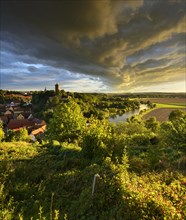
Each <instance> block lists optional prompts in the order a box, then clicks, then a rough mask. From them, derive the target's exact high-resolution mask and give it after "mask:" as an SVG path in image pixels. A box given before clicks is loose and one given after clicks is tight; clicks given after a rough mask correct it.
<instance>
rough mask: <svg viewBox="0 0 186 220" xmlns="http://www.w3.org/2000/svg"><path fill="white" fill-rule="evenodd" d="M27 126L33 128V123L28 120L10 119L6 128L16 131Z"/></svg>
mask: <svg viewBox="0 0 186 220" xmlns="http://www.w3.org/2000/svg"><path fill="white" fill-rule="evenodd" d="M28 126H34V123H33V122H31V121H29V120H28V119H20V120H17V119H11V120H10V122H9V123H8V126H7V127H8V129H18V128H23V127H28Z"/></svg>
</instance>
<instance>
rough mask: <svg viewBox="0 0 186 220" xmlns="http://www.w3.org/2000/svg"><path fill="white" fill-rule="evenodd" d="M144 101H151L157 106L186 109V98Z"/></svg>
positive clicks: (146, 99)
mask: <svg viewBox="0 0 186 220" xmlns="http://www.w3.org/2000/svg"><path fill="white" fill-rule="evenodd" d="M141 100H143V101H148V100H149V101H150V102H152V103H155V104H164V105H175V106H181V107H182V106H183V107H186V98H185V99H184V98H143V99H141Z"/></svg>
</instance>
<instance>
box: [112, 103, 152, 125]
mask: <svg viewBox="0 0 186 220" xmlns="http://www.w3.org/2000/svg"><path fill="white" fill-rule="evenodd" d="M144 109H148V107H147V105H144V104H140V108H139V109H136V110H134V111H128V112H126V113H124V114H123V115H116V116H115V117H110V118H109V122H115V123H118V122H126V121H127V118H130V117H131V116H133V115H138V114H139V113H140V111H141V110H144Z"/></svg>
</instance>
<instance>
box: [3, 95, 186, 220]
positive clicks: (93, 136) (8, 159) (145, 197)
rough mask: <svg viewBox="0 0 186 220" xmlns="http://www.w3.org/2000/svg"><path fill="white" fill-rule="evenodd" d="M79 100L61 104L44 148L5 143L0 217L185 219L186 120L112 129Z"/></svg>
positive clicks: (175, 117) (181, 116)
mask: <svg viewBox="0 0 186 220" xmlns="http://www.w3.org/2000/svg"><path fill="white" fill-rule="evenodd" d="M75 96H76V94H75ZM87 99H88V98H87ZM80 100H81V99H80V97H78V100H77V97H76V98H73V97H71V98H70V99H67V100H65V101H64V102H62V103H60V102H58V101H57V99H56V100H54V102H53V104H52V105H53V107H52V108H53V112H52V115H51V117H50V120H49V123H48V127H47V133H46V136H45V140H43V141H42V143H40V144H39V143H37V142H36V143H33V144H32V143H26V142H21V141H17V140H14V141H17V142H1V146H0V161H1V162H0V210H1V212H0V219H7V220H8V219H34V220H35V219H50V220H52V219H55V220H57V219H69V220H74V219H79V220H83V219H89V220H94V219H101V220H107V219H109V220H112V219H117V220H120V219H124V220H133V219H134V220H138V219H139V220H140V219H149V220H151V219H154V220H156V219H162V220H164V219H175V220H177V219H180V220H182V219H186V176H185V175H186V156H185V153H186V140H185V137H186V114H185V113H184V112H181V111H179V112H178V111H176V112H172V113H171V115H170V117H169V119H170V120H169V121H167V122H163V123H160V122H157V121H156V118H150V119H148V120H146V121H143V120H141V119H140V118H139V117H133V118H132V119H130V120H128V122H125V123H118V124H110V123H109V122H108V120H106V119H102V120H99V119H98V116H97V117H95V115H94V114H93V115H92V116H90V117H84V116H85V115H84V110H85V108H86V106H85V105H84V103H85V100H86V98H85V100H84V102H81V101H80ZM94 101H95V100H94ZM78 103H79V104H78ZM49 104H51V103H48V105H49ZM83 106H84V107H83ZM83 108H84V109H83ZM23 133H24V132H23ZM18 140H21V139H18ZM95 177H96V181H95V185H94V187H93V179H94V178H95Z"/></svg>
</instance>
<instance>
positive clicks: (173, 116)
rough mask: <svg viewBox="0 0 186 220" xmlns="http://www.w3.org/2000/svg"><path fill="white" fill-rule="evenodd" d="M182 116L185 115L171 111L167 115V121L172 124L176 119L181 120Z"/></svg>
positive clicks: (181, 112)
mask: <svg viewBox="0 0 186 220" xmlns="http://www.w3.org/2000/svg"><path fill="white" fill-rule="evenodd" d="M184 115H185V113H184V112H183V111H181V110H179V109H177V110H173V111H172V112H171V113H170V115H169V120H170V121H172V122H173V121H175V120H177V119H180V118H183V117H184Z"/></svg>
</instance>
